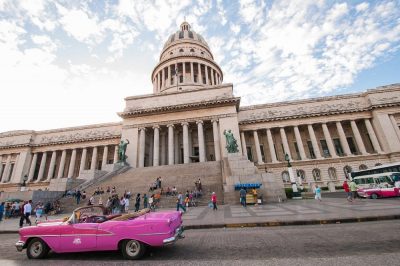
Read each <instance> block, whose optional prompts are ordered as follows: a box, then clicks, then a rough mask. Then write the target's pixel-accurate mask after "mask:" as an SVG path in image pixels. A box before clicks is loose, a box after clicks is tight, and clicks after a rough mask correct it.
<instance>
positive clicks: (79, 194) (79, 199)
mask: <svg viewBox="0 0 400 266" xmlns="http://www.w3.org/2000/svg"><path fill="white" fill-rule="evenodd" d="M81 196H82V193H81V191H80V190H78V191H77V192H76V194H75V198H76V205H79V203H80V202H81Z"/></svg>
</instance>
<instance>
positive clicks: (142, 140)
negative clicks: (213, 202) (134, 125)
mask: <svg viewBox="0 0 400 266" xmlns="http://www.w3.org/2000/svg"><path fill="white" fill-rule="evenodd" d="M206 122H207V121H203V120H197V121H190V122H188V121H184V122H181V123H170V124H167V125H165V126H161V125H152V126H150V127H141V128H139V141H138V143H139V145H138V150H137V152H138V167H144V166H145V157H146V154H147V155H148V156H150V160H149V162H150V164H151V165H152V166H159V165H165V164H168V165H174V164H178V163H181V160H180V158H179V154H178V153H179V150H180V147H183V155H182V157H183V160H182V163H184V164H187V163H190V162H191V157H192V158H193V157H197V155H196V156H194V154H193V141H192V131H193V130H196V131H197V145H198V146H197V147H198V160H199V162H205V161H206V160H207V159H206V140H205V135H204V124H205V123H206ZM211 123H212V130H213V134H212V136H213V144H214V155H215V157H213V158H215V160H216V161H220V160H221V151H220V141H219V130H218V120H216V119H215V120H214V119H213V120H211ZM146 132H147V134H146ZM151 133H152V134H151ZM146 135H148V136H149V137H150V138H151V139H150V140H148V141H147V142H146ZM179 136H181V143H180V142H179ZM146 143H148V144H149V145H148V146H149V148H147V152H146ZM180 144H181V145H180Z"/></svg>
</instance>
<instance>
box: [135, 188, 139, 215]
mask: <svg viewBox="0 0 400 266" xmlns="http://www.w3.org/2000/svg"><path fill="white" fill-rule="evenodd" d="M139 209H140V193H138V194H137V195H136V203H135V212H137V211H139Z"/></svg>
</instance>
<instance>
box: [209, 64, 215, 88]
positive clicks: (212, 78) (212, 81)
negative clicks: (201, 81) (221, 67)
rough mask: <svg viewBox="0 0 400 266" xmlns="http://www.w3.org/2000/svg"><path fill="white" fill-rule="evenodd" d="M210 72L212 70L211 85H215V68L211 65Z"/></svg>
mask: <svg viewBox="0 0 400 266" xmlns="http://www.w3.org/2000/svg"><path fill="white" fill-rule="evenodd" d="M210 72H211V85H215V83H214V82H215V81H214V69H213V68H212V67H210Z"/></svg>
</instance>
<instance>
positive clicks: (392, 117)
mask: <svg viewBox="0 0 400 266" xmlns="http://www.w3.org/2000/svg"><path fill="white" fill-rule="evenodd" d="M389 118H390V121H391V122H392V125H393V127H394V131H395V132H396V135H397V137H398V138H399V139H400V129H399V126H398V125H397V122H396V118H394V115H389Z"/></svg>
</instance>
